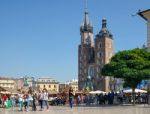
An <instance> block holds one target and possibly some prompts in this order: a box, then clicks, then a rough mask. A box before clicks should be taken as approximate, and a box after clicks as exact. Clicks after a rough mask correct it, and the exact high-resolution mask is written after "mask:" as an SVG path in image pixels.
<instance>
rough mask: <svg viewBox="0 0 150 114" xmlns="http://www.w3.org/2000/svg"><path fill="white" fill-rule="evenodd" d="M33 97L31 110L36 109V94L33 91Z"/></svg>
mask: <svg viewBox="0 0 150 114" xmlns="http://www.w3.org/2000/svg"><path fill="white" fill-rule="evenodd" d="M32 98H33V109H32V110H33V111H36V99H37V94H36V93H35V92H34V93H33V95H32Z"/></svg>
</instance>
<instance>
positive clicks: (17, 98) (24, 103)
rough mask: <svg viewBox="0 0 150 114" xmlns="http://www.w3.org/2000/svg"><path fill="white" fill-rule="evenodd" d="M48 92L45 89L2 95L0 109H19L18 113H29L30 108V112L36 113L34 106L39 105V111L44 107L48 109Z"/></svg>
mask: <svg viewBox="0 0 150 114" xmlns="http://www.w3.org/2000/svg"><path fill="white" fill-rule="evenodd" d="M48 97H49V96H48V91H47V90H46V89H43V90H40V91H38V92H35V91H34V90H32V89H31V88H29V90H28V91H22V92H21V93H20V94H17V95H5V94H4V95H2V96H0V107H2V108H10V107H12V108H14V107H17V106H18V107H19V111H23V109H24V110H25V111H29V108H30V107H32V111H36V110H37V108H36V106H37V105H38V104H39V106H40V110H41V111H42V110H43V109H44V107H45V106H46V109H48V108H49V104H48Z"/></svg>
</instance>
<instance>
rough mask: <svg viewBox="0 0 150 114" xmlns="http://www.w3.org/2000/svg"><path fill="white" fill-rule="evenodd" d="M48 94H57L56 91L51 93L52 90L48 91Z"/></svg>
mask: <svg viewBox="0 0 150 114" xmlns="http://www.w3.org/2000/svg"><path fill="white" fill-rule="evenodd" d="M48 93H49V94H50V95H53V94H58V92H57V91H53V90H48Z"/></svg>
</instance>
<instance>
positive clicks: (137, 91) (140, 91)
mask: <svg viewBox="0 0 150 114" xmlns="http://www.w3.org/2000/svg"><path fill="white" fill-rule="evenodd" d="M123 92H124V93H132V89H127V90H123ZM135 93H147V91H146V90H141V89H135Z"/></svg>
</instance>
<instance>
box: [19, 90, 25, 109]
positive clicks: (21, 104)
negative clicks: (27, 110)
mask: <svg viewBox="0 0 150 114" xmlns="http://www.w3.org/2000/svg"><path fill="white" fill-rule="evenodd" d="M23 95H24V92H22V93H21V94H18V100H19V111H23V110H22V108H23Z"/></svg>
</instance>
